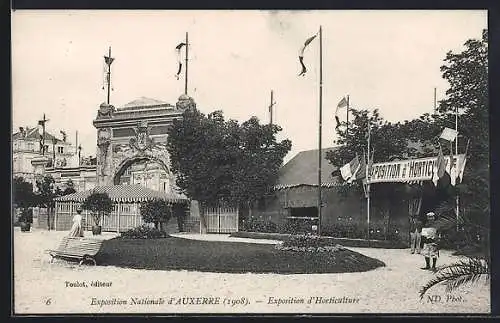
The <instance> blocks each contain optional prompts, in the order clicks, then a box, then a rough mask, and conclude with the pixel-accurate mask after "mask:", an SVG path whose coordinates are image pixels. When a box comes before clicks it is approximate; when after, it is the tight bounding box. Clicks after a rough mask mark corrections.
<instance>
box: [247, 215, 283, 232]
mask: <svg viewBox="0 0 500 323" xmlns="http://www.w3.org/2000/svg"><path fill="white" fill-rule="evenodd" d="M244 228H245V231H249V232H266V233H276V232H278V226H277V225H276V223H274V222H272V221H266V220H262V219H256V218H250V219H248V221H246V222H245V226H244Z"/></svg>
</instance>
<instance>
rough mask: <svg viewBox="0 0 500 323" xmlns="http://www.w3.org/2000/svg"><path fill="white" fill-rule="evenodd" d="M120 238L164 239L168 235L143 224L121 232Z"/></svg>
mask: <svg viewBox="0 0 500 323" xmlns="http://www.w3.org/2000/svg"><path fill="white" fill-rule="evenodd" d="M121 237H122V238H127V239H159V238H166V237H168V235H167V234H166V233H165V232H164V231H160V230H158V229H156V228H154V227H152V226H150V225H148V224H143V225H141V226H138V227H135V228H133V229H130V230H128V231H126V232H123V233H122V234H121Z"/></svg>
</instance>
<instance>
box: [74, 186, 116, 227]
mask: <svg viewBox="0 0 500 323" xmlns="http://www.w3.org/2000/svg"><path fill="white" fill-rule="evenodd" d="M82 208H83V209H85V210H88V211H90V213H91V215H92V219H93V220H94V224H93V225H92V234H94V235H98V234H101V232H102V227H101V218H102V217H103V215H109V214H110V213H111V211H112V210H113V201H112V200H111V199H110V198H109V196H108V194H107V193H98V192H93V193H92V194H90V195H89V196H88V197H87V198H86V199H85V201H83V204H82Z"/></svg>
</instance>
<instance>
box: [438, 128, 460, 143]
mask: <svg viewBox="0 0 500 323" xmlns="http://www.w3.org/2000/svg"><path fill="white" fill-rule="evenodd" d="M457 135H458V132H457V131H456V130H453V129H450V128H444V130H443V132H442V133H441V135H440V136H439V138H441V139H444V140H447V141H455V138H457Z"/></svg>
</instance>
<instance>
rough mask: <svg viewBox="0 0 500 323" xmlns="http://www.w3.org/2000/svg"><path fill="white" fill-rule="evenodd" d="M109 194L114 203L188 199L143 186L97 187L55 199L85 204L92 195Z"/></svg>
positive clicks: (181, 195)
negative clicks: (95, 193)
mask: <svg viewBox="0 0 500 323" xmlns="http://www.w3.org/2000/svg"><path fill="white" fill-rule="evenodd" d="M94 192H97V193H107V194H108V196H109V197H110V198H111V200H112V201H113V202H130V203H134V202H144V201H148V200H152V199H155V198H158V199H162V200H165V201H167V202H186V201H188V198H187V197H186V196H185V195H183V194H178V193H165V192H160V191H155V190H152V189H149V188H146V187H144V186H142V185H109V186H96V187H95V188H93V189H91V190H86V191H81V192H76V193H72V194H68V195H64V196H59V197H57V198H55V199H54V200H55V201H60V202H70V201H73V202H83V201H84V200H85V199H86V198H87V197H88V196H89V195H91V194H92V193H94Z"/></svg>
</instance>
